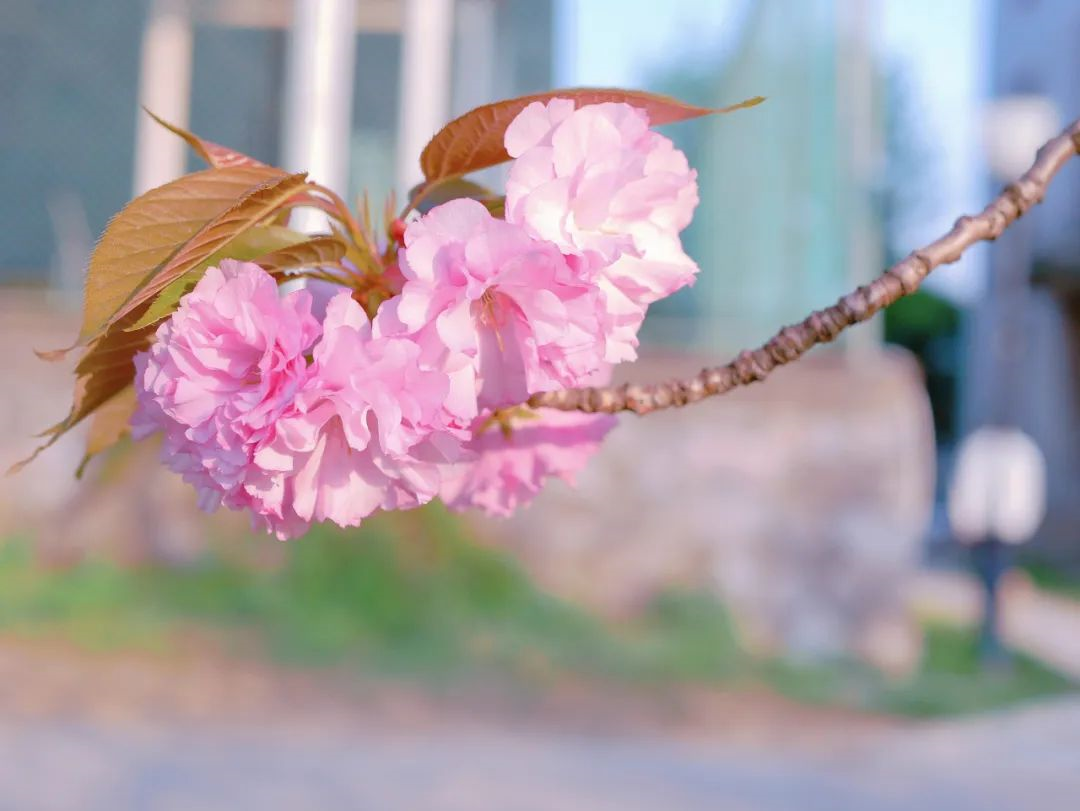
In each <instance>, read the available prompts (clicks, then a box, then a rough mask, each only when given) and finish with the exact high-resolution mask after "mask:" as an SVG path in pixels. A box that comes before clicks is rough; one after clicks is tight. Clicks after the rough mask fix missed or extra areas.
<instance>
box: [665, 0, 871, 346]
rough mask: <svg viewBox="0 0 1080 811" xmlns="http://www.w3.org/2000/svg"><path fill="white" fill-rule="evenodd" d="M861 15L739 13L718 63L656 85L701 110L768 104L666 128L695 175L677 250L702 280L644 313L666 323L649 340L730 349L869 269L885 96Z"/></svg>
mask: <svg viewBox="0 0 1080 811" xmlns="http://www.w3.org/2000/svg"><path fill="white" fill-rule="evenodd" d="M875 5H876V4H875V3H873V2H869V0H807V2H801V3H790V2H786V0H758V2H754V3H749V4H743V8H744V9H745V12H744V13H743V14H742V15H741V20H739V22H738V23H737V24H739V25H741V28H742V30H741V32H740V34H739V35H738V37H735V38H732V39H733V41H734V43H735V45H734V47H733V49H732V51H731V52H730V53H728V54H727V55H726V56H724V57H722V58H721V59H720V60H719V61H718V63H717V64H715V65H713V66H711V67H710V68H708V69H706V70H704V71H697V72H686V73H680V74H676V75H672V76H669V77H668V79H667V82H666V84H667V86H668V89H669V90H670V92H672V93H673V94H675V95H678V96H680V97H682V98H687V99H689V100H691V101H694V102H695V103H698V104H702V105H707V106H723V105H726V104H731V103H732V102H735V101H738V100H740V99H742V98H745V97H747V96H750V95H754V94H760V95H763V96H765V97H767V99H768V101H767V102H766V103H765V104H763V105H761V106H759V107H755V108H754V109H753V110H751V111H748V112H739V113H735V114H733V115H732V116H714V117H711V118H706V119H701V120H696V121H693V122H690V123H689V124H686V125H680V128H679V129H678V130H676V138H677V139H678V140H679V142H680V145H681V146H683V147H684V149H685V150H686V151H687V153H688V154H689V156H690V163H691V165H693V166H695V167H696V168H697V170H698V173H699V176H698V181H699V184H700V188H701V205H700V208H699V210H698V213H697V215H696V217H695V221H694V223H693V224H692V225H691V226H690V228H689V230H688V231H687V234H686V244H687V250H688V251H689V253H690V255H691V256H693V257H694V258H695V259H697V261H698V263H699V264H700V265H701V267H702V269H703V271H702V274H701V276H700V277H699V279H698V282H697V284H696V285H695V287H694V288H693V290H692V291H687V292H685V293H683V294H681V295H680V296H678V297H676V298H673V299H671V300H668V301H665V302H663V303H661V305H659V306H658V307H657V308H656V309H657V310H658V312H657V315H660V314H666V315H668V316H669V317H670V322H669V323H668V325H665V319H662V318H656V319H655V321H654V323H653V324H652V325H651V326H652V328H653V330H654V333H653V336H654V337H655V338H656V339H658V340H662V341H665V342H672V343H682V342H684V341H686V340H692V341H693V342H694V343H696V344H698V345H701V346H706V347H709V348H711V349H721V350H723V351H728V352H730V351H735V350H739V349H743V348H745V347H748V346H751V345H753V344H755V343H760V342H761V341H763V340H765V339H767V338H768V337H769V336H770V335H771V334H772V333H773V332H775V331H776V330H777V329H778V328H779V327H780V326H781V325H783V324H786V323H791V322H792V321H794V320H797V319H801V318H803V317H804V316H805V315H806V313H808V312H809V311H810V310H812V309H816V308H819V307H823V306H826V305H828V304H831V303H832V302H833V301H835V300H836V299H837V298H838V297H839V296H840V295H843V294H844V293H845V292H847V291H848V290H850V289H851V288H852V287H854V286H856V285H858V284H860V283H862V282H865V281H869V280H870V279H872V278H873V277H874V276H876V275H877V274H878V273H880V271H881V268H882V267H883V258H884V256H883V238H882V232H883V222H882V217H881V212H880V207H879V206H878V205H877V202H876V192H877V188H878V184H879V183H880V181H881V179H882V172H883V169H884V165H883V164H884V160H883V158H884V156H883V147H884V140H883V133H882V129H883V123H884V115H883V112H884V107H883V96H884V89H885V87H884V81H883V78H884V77H883V75H882V74H881V73H880V71H878V69H877V66H876V64H875V60H874V57H873V53H872V33H873V26H874V9H875ZM665 326H667V334H665V333H664V332H663V330H664V329H665ZM879 331H880V325H874V324H871V325H869V326H864V327H862V328H860V329H859V330H856V331H853V332H852V333H851V334H850V335H849V336H846V337H845V340H846V341H853V342H857V343H858V342H862V343H865V342H871V343H872V342H874V340H875V338H876V336H877V335H878V334H879ZM687 333H690V334H687Z"/></svg>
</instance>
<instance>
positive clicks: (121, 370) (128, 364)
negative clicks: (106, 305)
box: [8, 319, 154, 473]
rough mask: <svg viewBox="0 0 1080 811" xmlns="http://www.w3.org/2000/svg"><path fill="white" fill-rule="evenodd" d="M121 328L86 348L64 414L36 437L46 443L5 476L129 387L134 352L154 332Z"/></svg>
mask: <svg viewBox="0 0 1080 811" xmlns="http://www.w3.org/2000/svg"><path fill="white" fill-rule="evenodd" d="M132 321H134V319H132ZM124 326H125V322H121V323H120V324H117V325H116V326H114V327H113V328H112V329H111V330H109V331H108V332H106V333H105V334H104V335H102V336H100V337H98V338H95V339H94V340H92V341H91V342H90V343H89V344H88V345H87V347H86V349H85V351H84V352H83V356H82V357H81V358H80V359H79V362H78V364H77V365H76V366H75V375H76V380H75V391H74V395H73V398H72V404H71V410H70V411H69V412H68V415H67V416H66V417H65V418H64V419H62V420H61V421H60V422H58V423H57V424H56V425H54V426H52V427H51V428H48V429H47V430H45V431H43V432H42V433H41V434H40V435H39V436H42V437H47V440H46V441H45V442H44V443H43V444H42V445H41V446H40V447H39V448H38V449H37V450H35V451H34V453H33V454H32V455H31V456H29V457H28V458H27V459H24V460H22V461H21V462H18V463H16V464H15V465H13V466H12V467H11V469H10V470H9V471H8V472H9V473H15V472H17V471H19V470H21V469H22V468H23V467H25V466H26V465H28V464H29V463H30V462H32V461H33V460H34V459H35V458H37V455H38V454H39V453H41V452H42V451H43V450H45V449H46V448H48V447H49V446H50V445H52V444H53V443H54V442H56V440H58V439H59V438H60V437H61V436H63V435H64V434H66V433H67V432H68V431H70V430H71V429H72V428H74V427H75V426H76V425H78V424H79V423H80V422H82V421H83V420H84V419H85V418H86V417H88V416H89V415H90V414H92V413H93V412H94V411H96V410H97V409H98V408H100V407H101V406H102V405H104V404H105V403H107V402H108V401H109V400H111V399H112V398H113V397H114V396H115V395H116V394H117V393H118V392H120V391H122V390H123V389H124V388H125V387H126V386H128V385H130V384H131V382H132V380H133V379H134V377H135V363H134V360H133V359H134V357H135V353H136V352H139V351H140V350H142V349H145V348H146V347H147V346H149V345H150V340H151V338H152V337H153V334H154V330H153V328H152V327H146V328H144V329H141V330H139V331H138V332H125V331H124V329H123V327H124Z"/></svg>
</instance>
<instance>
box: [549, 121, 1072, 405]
mask: <svg viewBox="0 0 1080 811" xmlns="http://www.w3.org/2000/svg"><path fill="white" fill-rule="evenodd" d="M1077 154H1080V119H1077V120H1076V121H1074V122H1073V123H1072V124H1071V125H1070V126H1069V127H1068V128H1067V129H1066V130H1065V131H1064V132H1062V133H1061V135H1059V136H1057V137H1056V138H1054V139H1052V140H1050V141H1048V142H1047V143H1046V144H1044V145H1043V146H1042V148H1041V149H1039V151H1038V154H1037V155H1036V158H1035V163H1034V164H1032V166H1031V168H1030V169H1028V170H1027V172H1025V173H1024V175H1023V177H1021V178H1020V179H1019V180H1017V181H1016V182H1014V183H1010V184H1009V185H1008V186H1006V187H1005V189H1004V190H1003V191H1002V192H1001V194H1000V195H998V196H997V197H996V198H995V199H994V200H993V201H992V202H991V203H990V204H989V205H988V206H987V207H986V208H985V209H983V211H982V213H980V214H978V215H976V216H964V217H960V219H958V220H957V221H956V224H955V225H953V227H952V230H951V231H949V233H947V234H945V235H944V236H942V237H940V238H939V239H937V240H936V241H934V242H931V243H930V244H929V245H927V246H926V247H924V248H919V249H918V250H915V251H912V253H911V254H910V255H908V257H907V258H905V259H903V260H901V261H900V262H898V263H896V264H895V265H893V266H892V267H891V268H889V269H888V270H886V271H885V272H884V273H883V274H882V275H881V276H879V277H878V278H877V279H875V280H874V281H872V282H870V283H869V284H866V285H863V286H862V287H859V288H858V289H857V290H854V291H853V292H851V293H848V294H847V295H846V296H844V297H843V298H841V299H840V300H839V301H837V302H836V304H834V305H832V306H831V307H826V308H825V309H824V310H817V311H815V312H813V313H811V314H810V315H808V316H807V317H806V318H805V319H803V320H802V321H801V322H799V323H798V324H793V325H791V326H787V327H784V328H783V329H782V330H780V331H779V332H778V333H776V335H774V336H773V337H772V338H770V339H769V340H768V341H767V342H766V343H765V344H763V345H762V346H760V347H758V348H757V349H754V350H746V351H743V352H740V353H739V354H738V356H736V358H735V359H734V360H733V361H731V362H730V363H728V364H727V365H726V366H715V367H712V368H708V369H702V370H701V372H699V373H698V374H697V375H695V376H694V377H691V378H689V379H685V380H672V381H668V382H666V383H653V384H639V383H625V384H623V385H621V386H605V387H586V388H580V389H565V390H563V391H551V392H544V393H540V394H534V395H533V396H532V397H530V398H529V405H530V406H531V407H533V408H541V407H542V408H558V409H561V410H563V411H585V412H588V413H592V412H604V413H608V414H615V413H618V412H620V411H633V412H634V413H636V414H648V413H650V412H653V411H659V410H661V409H664V408H671V407H673V406H683V405H686V404H687V403H696V402H698V401H699V400H704V399H705V398H706V397H713V396H716V395H718V394H725V393H726V392H729V391H731V390H732V389H734V388H735V387H736V386H745V385H747V384H749V383H754V382H757V381H759V380H764V379H765V378H766V377H768V375H769V373H770V372H771V371H772V370H773V369H775V368H776V367H777V366H782V365H783V364H785V363H790V362H791V361H794V360H798V359H799V358H800V357H802V355H803V354H804V353H805V352H806V351H807V350H808V349H810V348H811V347H813V346H815V345H816V344H822V343H828V342H830V341H832V340H833V339H835V338H836V336H837V335H839V334H840V333H841V332H843V331H844V330H845V329H847V328H848V327H850V326H851V325H852V324H856V323H858V322H860V321H866V320H867V319H868V318H870V317H872V316H873V315H874V314H875V313H877V312H878V311H879V310H882V309H884V308H885V307H888V306H889V305H890V304H892V303H894V302H896V301H897V300H899V299H901V298H903V297H904V296H907V295H910V294H911V293H914V292H915V291H916V290H918V289H919V285H920V284H922V281H923V279H925V278H926V277H927V276H928V275H929V274H930V271H932V270H933V269H934V268H936V267H938V266H939V265H945V264H951V263H953V262H955V261H957V260H958V259H959V258H960V257H961V256H963V254H964V251H966V250H967V249H968V248H970V247H971V246H972V245H974V244H975V243H976V242H982V241H985V240H994V239H996V238H997V237H999V236H1001V234H1002V232H1004V231H1005V229H1006V228H1008V227H1009V226H1010V225H1011V224H1012V223H1014V222H1015V221H1016V220H1018V219H1019V218H1020V217H1021V216H1023V215H1024V213H1025V212H1027V210H1028V209H1030V208H1031V207H1032V206H1034V205H1036V204H1037V203H1040V202H1042V199H1043V196H1044V195H1045V194H1046V190H1047V187H1048V186H1049V185H1050V182H1051V181H1052V180H1053V179H1054V176H1055V175H1056V174H1057V173H1058V171H1059V170H1060V169H1061V167H1062V166H1064V165H1065V164H1066V163H1067V162H1068V161H1069V159H1070V158H1072V157H1074V156H1076V155H1077Z"/></svg>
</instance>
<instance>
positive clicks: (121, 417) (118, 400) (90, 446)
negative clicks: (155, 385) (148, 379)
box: [75, 385, 136, 479]
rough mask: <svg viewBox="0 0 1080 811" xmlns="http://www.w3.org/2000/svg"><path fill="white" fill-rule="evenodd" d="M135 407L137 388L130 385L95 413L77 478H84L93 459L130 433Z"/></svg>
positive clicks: (76, 473) (77, 470)
mask: <svg viewBox="0 0 1080 811" xmlns="http://www.w3.org/2000/svg"><path fill="white" fill-rule="evenodd" d="M135 406H136V399H135V387H134V386H131V385H129V386H125V387H124V388H123V389H121V390H120V391H118V392H117V393H116V394H114V395H113V396H112V397H111V398H109V400H108V401H107V402H105V403H104V404H103V405H102V406H101V407H100V408H99V409H98V410H97V411H95V412H94V418H93V420H91V422H90V430H89V431H88V432H87V434H86V452H85V453H84V454H83V458H82V461H80V462H79V467H78V468H76V470H75V478H77V479H78V478H82V474H83V472H84V471H85V470H86V465H87V464H88V463H89V462H90V460H91V459H93V458H94V457H95V456H97V455H98V454H99V453H101V452H103V451H107V450H108V449H109V448H111V447H112V446H113V445H115V444H116V443H117V442H119V441H120V440H121V439H123V438H124V437H125V436H127V435H128V434H129V433H130V431H131V426H130V423H131V415H132V414H134V413H135Z"/></svg>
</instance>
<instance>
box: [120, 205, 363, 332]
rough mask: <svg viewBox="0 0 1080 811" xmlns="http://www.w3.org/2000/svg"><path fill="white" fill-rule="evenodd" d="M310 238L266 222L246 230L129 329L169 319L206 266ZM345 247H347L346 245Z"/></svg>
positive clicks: (183, 278)
mask: <svg viewBox="0 0 1080 811" xmlns="http://www.w3.org/2000/svg"><path fill="white" fill-rule="evenodd" d="M307 240H308V236H307V234H303V233H301V232H300V231H294V230H292V229H291V228H285V227H283V226H280V225H264V226H260V227H258V228H252V229H250V230H248V231H245V232H244V233H242V234H240V235H239V236H238V237H236V239H234V240H233V241H232V242H230V243H229V244H228V245H226V246H225V247H224V248H222V249H221V250H220V251H218V252H217V253H215V254H213V255H212V256H210V257H208V258H207V259H205V260H204V261H203V262H200V263H199V264H198V265H196V266H195V267H194V268H192V269H191V270H189V271H188V272H187V273H185V274H183V275H182V276H180V277H179V278H178V279H176V280H175V281H173V282H170V283H169V285H168V286H167V287H166V288H165V289H164V290H162V291H161V292H160V293H158V295H157V298H155V299H154V300H153V301H152V302H151V303H150V306H149V307H148V308H147V310H146V312H145V313H143V314H142V317H141V318H140V319H139V320H138V321H136V322H135V323H134V324H133V325H132V326H130V327H128V328H127V330H126V331H127V332H134V331H135V330H139V329H142V328H143V327H147V326H150V325H151V324H156V323H157V322H158V321H161V320H162V319H163V318H168V317H169V316H170V315H171V314H172V312H173V311H174V310H175V309H176V306H177V305H178V304H179V303H180V299H181V298H183V297H184V295H185V294H186V293H187V292H188V291H189V290H191V289H192V288H193V287H194V286H195V285H196V284H198V282H199V279H201V278H202V277H203V273H204V272H205V271H206V269H207V268H210V267H214V266H215V265H217V263H218V262H220V261H221V260H222V259H238V260H240V261H242V262H250V261H257V260H259V259H260V257H264V256H267V255H269V256H273V255H274V254H275V252H277V251H280V250H282V249H284V248H288V247H290V246H293V245H297V244H298V243H303V242H305V241H307ZM342 247H343V248H344V245H343V246H342ZM259 264H260V265H262V266H263V267H264V268H266V270H267V271H272V270H275V269H277V268H276V266H275V267H267V266H266V265H265V264H264V263H263V262H261V261H259Z"/></svg>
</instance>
